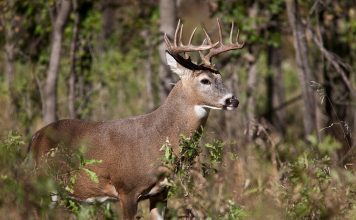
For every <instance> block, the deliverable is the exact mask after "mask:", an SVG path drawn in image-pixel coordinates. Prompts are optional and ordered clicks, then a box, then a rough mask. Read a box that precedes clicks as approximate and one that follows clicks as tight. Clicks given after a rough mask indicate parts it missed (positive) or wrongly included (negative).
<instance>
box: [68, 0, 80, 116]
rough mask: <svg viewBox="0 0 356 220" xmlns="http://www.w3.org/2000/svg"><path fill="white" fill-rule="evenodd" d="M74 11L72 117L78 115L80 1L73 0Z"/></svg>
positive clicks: (70, 105) (70, 96) (71, 58)
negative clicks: (76, 87)
mask: <svg viewBox="0 0 356 220" xmlns="http://www.w3.org/2000/svg"><path fill="white" fill-rule="evenodd" d="M73 11H74V24H73V37H72V42H71V45H70V74H69V81H68V87H69V88H68V111H69V116H70V118H76V117H77V110H76V107H75V105H76V89H75V86H76V81H77V80H78V76H77V68H76V67H77V65H76V64H77V62H76V60H77V59H76V55H77V51H78V35H79V34H78V33H79V22H80V15H79V12H78V2H77V0H73Z"/></svg>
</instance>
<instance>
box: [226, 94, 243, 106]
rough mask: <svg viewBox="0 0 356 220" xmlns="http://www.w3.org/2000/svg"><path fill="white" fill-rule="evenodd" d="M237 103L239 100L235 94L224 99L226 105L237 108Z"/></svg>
mask: <svg viewBox="0 0 356 220" xmlns="http://www.w3.org/2000/svg"><path fill="white" fill-rule="evenodd" d="M239 103H240V102H239V100H238V99H237V98H236V97H235V96H231V97H230V98H228V99H226V100H225V105H226V106H227V107H233V108H237V106H239Z"/></svg>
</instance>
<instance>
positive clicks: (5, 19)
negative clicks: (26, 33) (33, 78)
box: [1, 1, 16, 112]
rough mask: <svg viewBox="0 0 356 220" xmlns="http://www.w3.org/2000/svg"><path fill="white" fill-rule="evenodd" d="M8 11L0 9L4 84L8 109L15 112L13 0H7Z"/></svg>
mask: <svg viewBox="0 0 356 220" xmlns="http://www.w3.org/2000/svg"><path fill="white" fill-rule="evenodd" d="M8 4H9V5H8V7H9V9H8V11H7V12H6V11H4V10H1V13H3V14H2V16H1V21H2V24H3V27H4V34H5V45H4V49H5V50H4V52H5V53H4V55H5V56H4V58H5V59H4V60H5V63H4V66H5V84H6V89H7V90H8V91H9V98H10V105H9V107H10V109H9V110H10V111H9V112H15V110H16V97H15V94H14V88H13V87H14V82H13V81H14V79H15V65H14V61H15V40H14V28H13V21H12V19H13V17H14V14H13V12H14V4H15V2H13V1H9V2H8Z"/></svg>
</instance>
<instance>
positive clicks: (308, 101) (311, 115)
mask: <svg viewBox="0 0 356 220" xmlns="http://www.w3.org/2000/svg"><path fill="white" fill-rule="evenodd" d="M286 3H287V14H288V20H289V24H290V26H291V29H292V31H293V38H294V39H293V41H294V49H295V56H296V62H297V66H298V75H299V79H300V83H301V87H302V96H303V102H304V110H303V122H304V133H305V136H307V135H310V134H312V133H313V132H315V131H316V129H317V126H316V125H317V119H316V104H315V97H314V94H313V91H312V88H311V87H310V85H309V84H310V82H311V81H313V76H312V73H311V70H310V67H309V64H308V48H307V42H306V39H305V38H306V36H305V30H304V28H303V26H302V24H301V22H300V21H299V20H298V17H299V16H300V15H299V9H298V1H297V0H287V1H286Z"/></svg>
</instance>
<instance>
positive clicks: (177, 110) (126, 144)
mask: <svg viewBox="0 0 356 220" xmlns="http://www.w3.org/2000/svg"><path fill="white" fill-rule="evenodd" d="M217 22H218V30H219V41H218V42H216V43H213V42H212V40H211V39H210V37H209V35H208V34H207V32H206V31H205V29H204V28H203V30H204V32H205V36H206V38H205V40H204V42H203V43H202V44H201V45H199V46H195V45H192V44H191V42H192V38H193V36H194V33H195V30H196V29H194V31H193V32H192V34H191V36H190V39H189V43H188V44H187V45H184V44H183V43H182V40H181V38H182V30H183V25H181V24H180V22H179V23H178V25H177V29H176V32H175V36H174V40H173V42H171V41H170V40H169V39H168V37H167V36H166V35H165V36H164V40H165V42H166V47H167V52H166V58H167V63H168V65H169V67H170V68H171V70H172V71H173V72H174V73H176V74H177V75H178V76H179V77H180V80H179V81H178V82H177V83H176V85H175V86H174V88H173V89H172V91H171V92H170V94H169V95H168V97H167V99H166V100H165V102H164V103H163V104H162V105H161V106H160V107H159V108H157V109H156V110H155V111H153V112H151V113H149V114H146V115H140V116H135V117H130V118H125V119H119V120H113V121H106V122H88V121H81V120H72V119H67V120H60V121H57V122H54V123H51V124H49V125H47V126H46V127H44V128H42V129H40V130H39V131H37V133H36V134H35V135H34V136H33V138H32V141H31V144H30V149H31V150H32V151H33V153H34V157H35V160H36V164H37V166H40V167H42V166H43V165H44V164H45V163H46V161H47V162H48V160H47V159H46V158H48V157H50V156H49V155H52V153H51V152H52V151H54V150H53V149H58V148H60V149H58V151H57V150H55V151H56V152H57V153H58V154H66V152H67V154H70V153H69V152H72V151H73V150H74V151H75V150H78V148H80V147H84V148H85V151H84V152H85V153H84V154H85V155H84V157H85V158H87V159H95V160H100V163H94V164H87V165H85V166H86V167H87V168H88V169H90V170H91V171H94V172H95V173H96V175H97V177H98V180H99V181H98V182H96V181H92V180H91V179H90V178H89V176H88V174H87V173H86V172H84V170H81V171H80V172H79V173H78V174H77V176H76V181H75V183H74V186H73V191H72V193H71V196H72V197H73V198H75V199H77V200H79V201H86V202H90V201H104V200H106V199H111V200H119V201H120V202H121V207H122V210H123V217H124V219H134V218H135V216H136V212H137V204H138V202H139V201H140V200H143V199H149V200H150V215H151V218H153V219H162V218H163V211H162V210H161V209H159V208H158V207H162V205H160V206H158V204H159V203H163V204H166V200H167V198H166V195H167V188H166V186H165V184H162V182H163V181H164V179H165V176H166V175H167V169H165V168H164V167H163V166H162V160H161V158H162V152H161V151H160V149H161V147H162V145H163V144H164V143H165V141H166V140H167V139H168V140H169V142H170V144H171V145H172V148H173V151H174V152H178V145H179V139H180V135H185V136H190V135H192V134H193V133H194V132H196V131H197V130H198V129H200V128H201V127H202V126H203V125H204V124H205V122H206V120H207V118H208V115H209V110H210V109H221V110H232V109H235V108H237V106H238V104H239V102H238V100H237V98H236V97H235V96H234V95H232V94H231V93H230V92H229V91H228V90H227V89H226V87H225V86H224V84H223V81H222V79H221V75H220V73H219V71H218V70H216V69H215V68H214V66H213V65H212V63H211V59H212V57H213V56H215V55H217V54H220V53H222V52H226V51H229V50H235V49H240V48H242V47H243V44H242V43H239V42H238V36H239V34H238V33H237V36H236V40H235V42H233V40H232V37H233V36H232V35H233V26H232V28H231V33H230V43H229V44H224V43H223V38H222V30H221V27H220V23H219V20H218V21H217ZM186 52H199V53H200V57H201V59H202V61H203V63H202V64H200V65H197V64H194V63H193V62H191V60H190V58H187V57H186V56H185V55H186V54H185V53H186ZM181 53H183V54H184V56H181V55H180V54H181ZM52 156H53V155H52ZM58 158H63V157H60V156H58ZM57 160H59V161H57V163H58V164H59V166H60V167H59V169H65V168H66V167H67V166H66V165H64V164H65V161H60V160H61V159H57ZM63 160H64V159H63ZM163 207H164V205H163Z"/></svg>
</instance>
